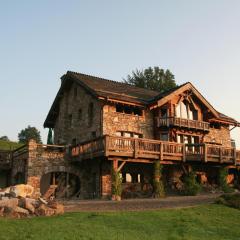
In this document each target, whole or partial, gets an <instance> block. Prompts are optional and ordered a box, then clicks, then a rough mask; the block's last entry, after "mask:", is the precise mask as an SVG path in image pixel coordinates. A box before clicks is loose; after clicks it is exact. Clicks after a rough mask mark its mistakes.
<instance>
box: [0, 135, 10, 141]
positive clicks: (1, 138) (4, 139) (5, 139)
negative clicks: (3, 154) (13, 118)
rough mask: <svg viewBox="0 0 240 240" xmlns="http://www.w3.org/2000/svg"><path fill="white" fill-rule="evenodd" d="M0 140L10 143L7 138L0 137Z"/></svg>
mask: <svg viewBox="0 0 240 240" xmlns="http://www.w3.org/2000/svg"><path fill="white" fill-rule="evenodd" d="M0 140H2V141H5V142H9V141H10V140H9V138H8V136H2V137H0Z"/></svg>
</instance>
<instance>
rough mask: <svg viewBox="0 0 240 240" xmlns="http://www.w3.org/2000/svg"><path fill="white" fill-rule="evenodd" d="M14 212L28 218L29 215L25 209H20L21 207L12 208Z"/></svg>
mask: <svg viewBox="0 0 240 240" xmlns="http://www.w3.org/2000/svg"><path fill="white" fill-rule="evenodd" d="M13 210H14V211H15V212H17V213H20V214H21V213H22V214H24V215H26V216H28V215H29V211H28V210H27V209H24V208H21V207H16V208H14V209H13Z"/></svg>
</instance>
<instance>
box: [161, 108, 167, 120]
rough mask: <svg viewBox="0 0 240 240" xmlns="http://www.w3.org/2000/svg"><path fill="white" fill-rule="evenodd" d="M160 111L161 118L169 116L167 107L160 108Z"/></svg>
mask: <svg viewBox="0 0 240 240" xmlns="http://www.w3.org/2000/svg"><path fill="white" fill-rule="evenodd" d="M160 113H161V118H167V117H168V112H167V108H162V109H161V110H160Z"/></svg>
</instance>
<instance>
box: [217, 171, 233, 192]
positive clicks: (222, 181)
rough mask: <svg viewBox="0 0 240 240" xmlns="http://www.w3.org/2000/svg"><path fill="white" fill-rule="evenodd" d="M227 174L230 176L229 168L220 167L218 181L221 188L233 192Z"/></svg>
mask: <svg viewBox="0 0 240 240" xmlns="http://www.w3.org/2000/svg"><path fill="white" fill-rule="evenodd" d="M227 176H228V169H226V168H220V169H219V173H218V183H219V187H220V188H221V190H222V191H223V192H225V193H231V192H233V188H231V187H230V186H229V185H228V184H227Z"/></svg>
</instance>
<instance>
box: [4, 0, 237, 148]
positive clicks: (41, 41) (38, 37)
mask: <svg viewBox="0 0 240 240" xmlns="http://www.w3.org/2000/svg"><path fill="white" fill-rule="evenodd" d="M0 34H1V38H0V72H1V76H0V83H1V85H0V109H1V115H0V116H1V117H0V136H1V135H8V136H9V137H10V138H11V139H12V140H17V134H18V132H19V131H20V130H21V129H23V128H25V127H26V126H27V125H28V124H30V125H32V126H36V127H37V128H39V130H41V133H42V136H43V139H44V140H45V139H46V134H47V130H44V129H43V127H42V125H43V122H44V120H45V117H46V115H47V113H48V110H49V108H50V106H51V104H52V101H53V99H54V97H55V95H56V92H57V90H58V88H59V86H60V79H59V78H60V76H61V75H63V74H64V73H65V72H66V71H67V70H73V71H78V72H83V73H88V74H92V75H97V76H101V77H105V78H110V79H113V80H121V79H122V78H123V77H126V75H127V74H128V73H130V72H131V71H132V70H134V69H136V68H140V69H141V68H145V67H148V66H161V67H162V68H165V69H166V68H168V69H170V70H171V71H172V72H173V73H174V74H175V77H176V81H177V82H178V83H179V84H181V83H183V82H186V81H190V82H192V83H193V84H194V85H195V86H196V87H197V88H198V89H199V90H200V92H201V93H202V94H203V95H204V96H205V97H206V98H207V99H208V100H209V101H210V103H211V104H212V105H213V106H214V107H215V108H216V109H217V110H218V111H221V112H223V113H225V114H227V115H229V116H231V117H234V118H236V119H237V120H239V121H240V114H239V112H240V111H239V110H240V106H239V102H240V83H239V76H240V74H239V69H240V1H238V0H231V1H229V0H211V1H209V0H201V1H193V0H175V1H174V0H172V1H171V0H166V1H161V0H156V1H153V0H152V1H151V0H149V1H147V0H145V1H143V0H131V1H129V0H121V1H113V0H108V1H104V0H101V1H97V0H95V1H91V0H86V1H81V0H79V1H72V0H68V1H61V0H57V1H54V0H51V1H44V0H41V1H32V0H31V1H30V0H29V1H26V0H21V1H17V0H16V1H1V3H0ZM239 133H240V131H239V130H236V131H234V132H233V138H235V139H236V140H238V145H239V147H240V134H239Z"/></svg>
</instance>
